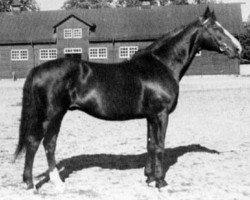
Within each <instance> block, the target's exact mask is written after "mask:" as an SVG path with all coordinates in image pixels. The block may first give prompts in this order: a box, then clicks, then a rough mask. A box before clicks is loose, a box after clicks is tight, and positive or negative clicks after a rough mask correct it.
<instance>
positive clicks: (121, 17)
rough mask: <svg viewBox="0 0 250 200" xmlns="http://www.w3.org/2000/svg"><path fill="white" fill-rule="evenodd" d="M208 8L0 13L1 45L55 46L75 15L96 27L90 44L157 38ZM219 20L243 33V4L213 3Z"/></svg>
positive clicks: (204, 6)
mask: <svg viewBox="0 0 250 200" xmlns="http://www.w3.org/2000/svg"><path fill="white" fill-rule="evenodd" d="M206 6H207V5H184V6H165V7H153V8H151V9H142V8H117V9H109V8H108V9H92V10H82V9H78V10H69V11H65V10H61V11H39V12H21V13H20V14H12V13H0V27H1V28H0V44H2V45H3V44H24V43H54V42H55V38H54V37H53V33H54V28H53V27H54V26H56V25H57V24H59V23H60V22H61V21H63V20H64V19H66V18H67V17H69V16H70V15H74V16H76V17H77V18H79V19H81V20H82V21H84V22H86V23H87V24H90V25H93V24H95V25H96V29H95V32H94V33H92V34H91V36H90V41H109V40H137V39H155V38H157V37H159V36H161V35H163V34H164V33H166V32H168V31H170V30H172V29H174V28H176V27H178V26H181V25H186V24H188V23H190V22H191V21H192V20H194V19H197V17H198V16H200V15H202V14H203V12H204V10H205V8H206ZM210 8H213V9H214V10H215V13H216V15H217V18H218V21H219V22H221V24H222V25H223V26H224V27H225V28H226V29H228V30H229V31H230V32H232V33H233V34H239V33H241V32H242V27H243V25H242V16H241V9H240V4H236V3H235V4H210Z"/></svg>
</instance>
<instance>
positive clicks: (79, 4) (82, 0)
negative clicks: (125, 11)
mask: <svg viewBox="0 0 250 200" xmlns="http://www.w3.org/2000/svg"><path fill="white" fill-rule="evenodd" d="M112 2H113V1H112V0H67V1H65V2H64V4H63V7H62V9H65V10H69V9H76V8H82V9H93V8H105V7H106V8H108V7H112V6H111V3H112Z"/></svg>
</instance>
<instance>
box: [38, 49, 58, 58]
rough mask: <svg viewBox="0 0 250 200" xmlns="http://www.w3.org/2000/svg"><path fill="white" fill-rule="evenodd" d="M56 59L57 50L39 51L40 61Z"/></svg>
mask: <svg viewBox="0 0 250 200" xmlns="http://www.w3.org/2000/svg"><path fill="white" fill-rule="evenodd" d="M54 59H57V49H40V60H54Z"/></svg>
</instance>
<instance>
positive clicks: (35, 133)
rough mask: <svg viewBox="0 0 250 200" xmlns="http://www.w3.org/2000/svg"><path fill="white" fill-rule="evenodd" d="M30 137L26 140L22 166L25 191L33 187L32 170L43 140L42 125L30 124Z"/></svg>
mask: <svg viewBox="0 0 250 200" xmlns="http://www.w3.org/2000/svg"><path fill="white" fill-rule="evenodd" d="M30 133H31V134H30V135H29V136H27V138H26V155H25V164H24V173H23V181H24V182H25V183H26V184H27V189H31V188H33V187H34V184H33V179H32V169H33V163H34V157H35V154H36V152H37V149H38V147H39V144H40V142H41V140H42V138H43V133H42V125H41V124H39V123H38V122H35V123H32V122H31V130H30Z"/></svg>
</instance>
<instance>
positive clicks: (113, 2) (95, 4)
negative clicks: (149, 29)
mask: <svg viewBox="0 0 250 200" xmlns="http://www.w3.org/2000/svg"><path fill="white" fill-rule="evenodd" d="M211 1H212V2H213V1H215V0H193V3H195V4H202V3H208V2H211ZM151 4H153V5H159V6H165V5H169V4H174V5H185V4H189V1H188V0H152V1H151ZM139 5H141V1H140V0H66V2H65V3H64V5H63V7H62V8H63V9H66V10H68V9H75V8H83V9H93V8H105V7H106V8H114V7H136V6H139Z"/></svg>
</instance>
